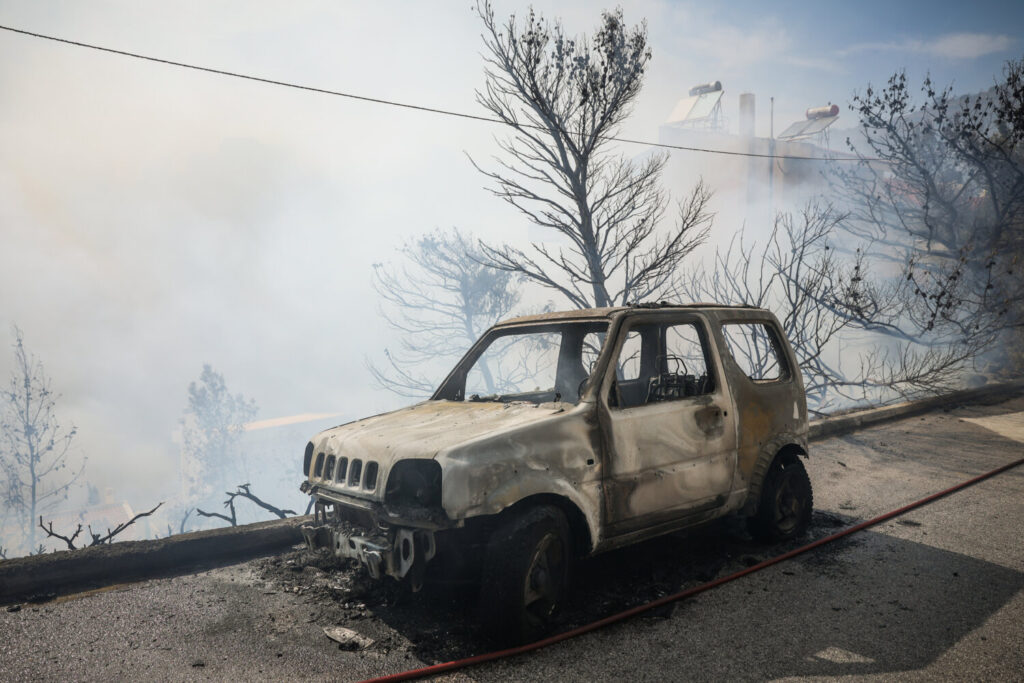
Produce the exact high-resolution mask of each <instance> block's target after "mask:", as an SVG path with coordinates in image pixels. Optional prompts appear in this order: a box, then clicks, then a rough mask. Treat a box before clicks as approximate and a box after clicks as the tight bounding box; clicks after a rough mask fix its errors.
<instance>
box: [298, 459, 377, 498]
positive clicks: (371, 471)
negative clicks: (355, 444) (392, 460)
mask: <svg viewBox="0 0 1024 683" xmlns="http://www.w3.org/2000/svg"><path fill="white" fill-rule="evenodd" d="M324 457H325V456H324V454H323V453H321V454H319V455H318V456H317V459H316V466H315V468H314V471H313V476H315V477H318V478H320V479H323V480H324V481H326V482H330V483H332V484H334V485H335V486H336V487H340V488H347V489H357V490H362V491H374V490H376V488H377V479H378V474H379V473H380V465H379V464H378V463H376V462H374V461H372V460H367V461H364V460H362V459H361V458H351V459H350V458H346V457H340V458H338V457H336V456H333V455H331V456H327V459H326V461H325V460H324Z"/></svg>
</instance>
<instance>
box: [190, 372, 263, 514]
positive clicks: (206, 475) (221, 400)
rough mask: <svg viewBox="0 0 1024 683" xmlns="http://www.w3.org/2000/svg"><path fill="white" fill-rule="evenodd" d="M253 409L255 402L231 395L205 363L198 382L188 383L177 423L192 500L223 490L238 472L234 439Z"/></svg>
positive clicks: (237, 454) (238, 462)
mask: <svg viewBox="0 0 1024 683" xmlns="http://www.w3.org/2000/svg"><path fill="white" fill-rule="evenodd" d="M256 412H257V408H256V402H255V401H253V400H252V399H247V398H245V397H244V396H243V395H242V394H234V395H233V394H231V392H229V391H228V388H227V385H226V384H225V382H224V376H223V375H221V374H220V373H218V372H216V371H215V370H214V369H213V368H211V367H210V366H209V365H203V371H202V374H201V375H200V377H199V382H198V383H197V382H191V383H189V385H188V406H187V407H186V408H185V414H184V417H183V418H182V420H181V425H182V449H183V451H184V455H185V457H186V459H187V461H188V463H189V465H190V467H191V471H189V472H188V473H187V475H186V476H187V477H188V478H189V479H190V481H189V482H188V483H189V488H190V489H191V491H190V495H191V497H192V498H193V499H202V498H204V497H206V495H207V494H208V493H210V492H212V491H218V490H224V489H225V488H227V481H228V480H229V478H231V477H235V476H237V475H238V474H239V471H240V456H239V453H238V439H239V436H240V434H241V432H242V429H243V427H244V426H245V423H246V422H248V421H249V420H251V419H252V418H253V417H255V416H256Z"/></svg>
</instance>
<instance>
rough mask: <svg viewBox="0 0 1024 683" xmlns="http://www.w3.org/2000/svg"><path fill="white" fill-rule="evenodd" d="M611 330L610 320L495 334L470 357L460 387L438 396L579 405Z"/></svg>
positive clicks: (459, 377) (459, 376)
mask: <svg viewBox="0 0 1024 683" xmlns="http://www.w3.org/2000/svg"><path fill="white" fill-rule="evenodd" d="M607 331H608V323H607V322H606V321H596V322H595V321H585V322H573V323H560V324H557V325H553V324H547V325H538V326H530V327H526V328H511V329H508V330H501V329H499V330H495V331H494V332H492V333H491V334H490V335H489V337H488V338H486V339H485V340H484V344H483V345H482V348H481V349H478V350H477V352H476V354H475V356H472V357H469V358H467V359H464V361H463V363H464V366H463V367H464V368H465V371H464V373H462V372H460V373H456V378H455V381H454V383H453V382H449V384H454V385H455V386H451V387H448V386H447V385H446V386H443V387H442V388H441V389H440V390H439V392H438V394H439V395H438V398H450V399H454V400H463V401H499V402H503V403H509V402H514V401H528V402H531V403H546V402H551V401H565V402H569V403H576V402H577V401H578V400H579V398H580V396H582V394H583V391H584V390H585V388H586V386H587V381H588V379H589V378H590V375H591V372H592V371H593V369H594V365H595V364H596V362H597V357H598V355H599V354H600V352H601V348H602V347H603V346H604V342H605V338H606V336H607ZM460 380H461V381H460ZM463 381H464V384H462V382H463ZM458 384H462V386H457V385H458Z"/></svg>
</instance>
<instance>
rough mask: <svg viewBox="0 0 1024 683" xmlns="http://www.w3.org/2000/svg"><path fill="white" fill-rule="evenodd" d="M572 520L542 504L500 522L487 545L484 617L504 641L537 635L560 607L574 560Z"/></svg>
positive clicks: (482, 593)
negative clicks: (570, 521) (570, 532)
mask: <svg viewBox="0 0 1024 683" xmlns="http://www.w3.org/2000/svg"><path fill="white" fill-rule="evenodd" d="M571 548H572V545H571V543H570V538H569V523H568V522H567V521H566V519H565V515H564V514H563V513H562V511H561V510H559V509H558V508H556V507H553V506H550V505H543V506H539V507H535V508H531V509H530V510H527V511H526V512H524V513H523V514H520V515H517V516H515V517H513V518H511V519H509V520H507V521H506V522H504V523H502V524H501V525H500V526H499V527H498V528H497V529H495V531H494V533H493V534H492V535H491V539H490V541H489V542H488V544H487V551H486V555H485V557H484V567H483V576H482V580H481V584H480V617H481V622H482V623H483V625H484V627H485V628H486V629H487V630H488V631H489V632H490V634H491V635H492V636H494V637H496V638H498V639H499V640H500V641H502V642H503V643H506V644H519V643H526V642H531V641H533V640H536V639H538V638H540V637H541V636H543V635H544V634H545V633H547V631H548V630H549V629H550V628H551V626H552V624H553V618H554V616H555V615H556V614H557V613H558V611H559V609H560V608H561V606H562V603H563V599H564V596H565V591H566V586H567V582H568V576H569V564H570V561H571V554H570V553H571Z"/></svg>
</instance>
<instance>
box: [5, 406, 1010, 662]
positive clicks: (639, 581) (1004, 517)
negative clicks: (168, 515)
mask: <svg viewBox="0 0 1024 683" xmlns="http://www.w3.org/2000/svg"><path fill="white" fill-rule="evenodd" d="M1022 455H1024V399H1015V400H1013V401H1010V402H1006V403H1003V404H1001V405H997V406H988V407H981V406H975V407H968V408H959V409H956V410H954V411H952V412H949V413H943V412H938V413H933V414H930V415H928V416H925V417H923V418H919V417H915V418H910V419H908V420H904V421H901V422H895V423H892V424H889V425H886V426H882V427H876V428H873V429H868V430H864V431H861V432H857V433H855V434H852V435H848V436H844V437H838V438H834V439H830V440H827V441H823V442H820V443H817V444H815V445H814V450H813V453H812V457H811V459H810V462H809V463H808V471H809V473H810V476H811V480H812V482H813V485H814V494H815V504H816V508H817V509H818V510H819V513H818V514H817V515H816V517H815V524H814V526H813V527H812V530H811V536H812V537H820V536H824V535H827V534H829V533H832V532H834V531H836V530H837V528H840V527H841V526H842V525H844V524H850V523H854V522H856V521H858V520H861V519H866V518H869V517H873V516H875V515H878V514H881V513H883V512H887V511H889V510H891V509H894V508H897V507H900V506H902V505H904V504H906V503H908V502H910V501H913V500H916V499H917V498H920V497H922V496H924V495H926V494H928V493H931V492H934V491H937V490H939V489H942V488H945V487H947V486H950V485H952V484H955V483H958V482H959V481H962V480H964V479H967V478H969V477H971V476H973V475H976V474H979V473H982V472H985V471H987V470H990V469H993V468H995V467H997V466H999V465H1001V464H1004V463H1006V462H1008V461H1010V460H1015V459H1017V458H1019V457H1021V456H1022ZM1022 492H1024V467H1022V468H1018V469H1016V470H1013V471H1010V472H1008V473H1006V474H1003V475H1000V476H999V477H997V478H994V479H991V480H988V481H986V482H982V483H980V484H978V485H977V486H974V487H972V488H969V489H967V490H965V491H963V492H960V493H957V494H954V495H953V496H951V497H949V498H945V499H943V500H940V501H938V502H936V503H934V504H932V505H930V506H928V507H925V508H922V509H919V510H916V511H913V512H911V513H909V514H908V515H906V516H904V517H900V518H897V519H896V520H892V521H890V522H887V523H885V524H883V525H881V526H878V527H875V528H873V529H871V530H869V531H865V532H862V533H859V534H856V535H855V536H853V537H850V538H849V539H848V540H844V541H841V542H839V543H837V544H834V545H830V546H827V547H825V548H822V549H820V550H817V551H812V552H811V553H809V554H806V555H802V556H800V557H799V558H796V559H793V560H789V561H787V562H784V563H782V564H779V565H776V566H774V567H771V568H769V569H766V570H764V571H761V572H758V573H756V574H753V575H751V576H748V577H746V578H743V579H740V580H738V581H735V582H733V583H730V584H727V585H725V586H722V587H720V588H717V589H715V590H713V591H710V592H707V593H703V594H701V595H700V596H698V597H696V598H693V599H690V600H687V601H684V602H681V603H676V605H675V606H674V607H672V608H668V609H662V610H659V611H658V612H657V613H652V614H649V615H647V616H643V617H639V618H635V619H633V620H630V621H628V622H625V623H622V624H619V625H616V626H612V627H609V628H606V629H604V630H601V631H598V632H596V633H592V634H589V635H585V636H582V637H579V638H576V639H573V640H570V641H567V642H563V643H560V644H558V645H555V646H552V647H549V648H547V649H545V650H542V651H540V652H537V653H533V654H530V655H526V656H521V657H517V658H513V659H509V660H504V661H501V662H495V663H491V664H486V665H483V666H478V667H474V668H471V669H466V670H464V671H462V672H459V673H456V674H452V675H451V676H449V677H447V678H446V680H479V681H497V680H502V681H504V680H510V679H511V680H570V681H571V680H579V681H592V680H630V681H648V680H649V681H662V680H730V681H732V680H764V679H773V680H778V679H801V680H807V679H810V680H831V679H836V678H840V677H842V678H846V677H850V678H855V679H878V680H935V679H955V680H1024V647H1022V643H1024V593H1022V590H1021V589H1022V588H1024V542H1022V541H1024V531H1022V528H1024V527H1022V525H1021V520H1022V519H1024V496H1022ZM782 549H783V548H777V547H776V548H771V547H768V548H766V547H763V546H759V545H756V544H754V543H753V542H751V541H750V540H749V539H747V538H746V537H745V536H744V535H743V533H742V531H740V530H739V527H738V526H737V525H735V524H720V525H717V526H714V527H711V528H709V529H707V530H704V531H703V532H701V533H698V534H690V535H685V534H678V535H673V536H668V537H665V538H663V539H660V540H658V541H654V542H651V543H647V544H644V545H643V546H641V547H637V548H632V549H626V550H623V551H619V552H616V553H611V554H608V555H605V556H601V557H599V558H596V559H594V560H592V561H589V562H587V563H584V565H583V566H582V567H581V568H580V572H579V580H578V585H577V586H576V593H575V598H574V603H573V606H572V607H571V609H570V610H569V614H568V616H567V619H568V621H567V624H566V625H567V626H572V625H574V624H575V623H583V621H585V620H587V619H589V618H592V617H594V616H598V615H601V614H604V613H607V612H609V611H614V610H617V609H621V608H623V607H626V606H629V605H631V604H637V603H638V602H640V601H643V600H645V599H649V598H650V597H654V596H656V595H659V594H663V593H665V592H668V591H672V592H674V591H676V590H679V589H680V588H684V587H687V586H690V585H696V584H698V583H701V582H703V581H706V580H708V579H709V578H711V577H714V576H724V575H726V574H730V573H732V572H734V571H736V570H738V569H740V568H742V567H744V566H746V565H749V564H751V563H753V562H755V561H758V560H760V559H763V558H765V557H769V556H771V555H772V554H775V553H777V552H779V551H780V550H782ZM321 566H322V564H318V561H317V560H316V558H314V557H312V556H311V555H310V554H309V553H300V552H295V553H291V554H289V555H287V556H284V557H279V558H274V559H269V560H268V559H261V560H254V561H252V562H248V563H244V564H239V565H234V566H231V567H222V568H219V569H215V570H211V571H207V572H204V573H201V574H195V575H190V576H183V577H177V578H173V579H160V580H153V581H148V582H144V583H138V584H132V585H127V586H119V587H114V588H112V589H107V590H103V591H98V592H93V593H91V594H86V595H79V596H70V597H68V598H63V599H60V600H58V601H54V602H51V603H45V604H38V605H32V604H25V605H21V606H18V607H19V608H18V609H16V611H10V610H11V609H14V608H9V609H8V610H7V611H3V610H2V609H0V680H33V679H47V680H52V679H71V680H124V679H128V680H223V679H227V678H237V679H242V680H282V679H296V678H299V679H331V680H357V679H361V678H366V677H369V676H373V675H376V674H381V673H389V672H396V671H401V670H404V669H407V668H411V667H414V666H417V665H420V664H421V663H424V662H426V663H432V662H435V661H443V660H445V659H448V658H451V657H453V656H459V655H465V654H470V653H475V652H479V651H482V650H483V649H484V648H486V646H487V644H486V643H484V642H482V641H479V640H478V639H477V638H476V635H475V633H476V630H475V629H474V627H473V625H472V619H471V614H472V609H471V608H470V606H469V603H470V602H471V600H468V599H467V598H466V596H465V595H464V594H462V593H460V592H459V591H458V590H456V589H452V588H450V587H445V586H437V585H428V586H427V588H426V589H425V590H424V593H421V594H418V595H416V596H413V597H412V599H411V600H410V601H408V603H406V604H402V605H399V606H397V607H396V606H389V604H386V603H387V600H388V596H386V595H384V594H383V593H382V591H380V590H378V589H377V588H375V584H369V583H368V582H366V581H365V580H363V579H361V578H360V577H359V576H358V575H355V574H353V573H352V572H350V571H344V572H337V571H323V570H322V569H321V568H320V567H321ZM335 625H342V626H346V627H348V628H351V629H354V630H357V631H359V632H360V633H361V634H363V635H365V636H367V637H370V638H373V639H374V643H373V645H371V646H370V647H369V648H367V649H365V650H361V651H355V652H350V651H343V650H340V649H339V647H338V646H337V645H336V644H335V643H333V642H332V641H330V640H328V639H327V638H326V637H325V635H324V631H323V629H324V627H331V626H335Z"/></svg>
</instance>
